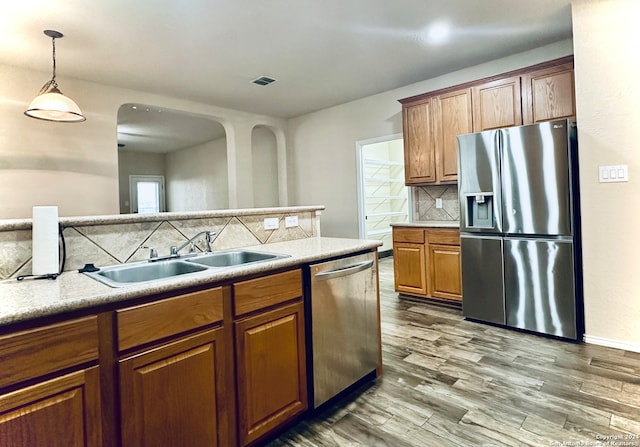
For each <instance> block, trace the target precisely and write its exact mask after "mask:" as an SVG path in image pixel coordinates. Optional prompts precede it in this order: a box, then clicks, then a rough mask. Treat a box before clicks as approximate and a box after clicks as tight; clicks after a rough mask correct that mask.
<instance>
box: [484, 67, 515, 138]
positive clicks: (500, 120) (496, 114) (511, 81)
mask: <svg viewBox="0 0 640 447" xmlns="http://www.w3.org/2000/svg"><path fill="white" fill-rule="evenodd" d="M472 95H473V130H474V132H481V131H483V130H490V129H499V128H502V127H511V126H519V125H521V124H522V105H521V99H520V76H512V77H510V78H504V79H498V80H495V81H491V82H487V83H485V84H481V85H477V86H475V87H473V88H472Z"/></svg>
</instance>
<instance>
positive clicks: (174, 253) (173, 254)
mask: <svg viewBox="0 0 640 447" xmlns="http://www.w3.org/2000/svg"><path fill="white" fill-rule="evenodd" d="M203 234H204V241H205V243H206V249H205V253H211V251H212V250H211V242H213V240H214V239H215V236H216V234H217V233H216V232H215V231H201V232H200V233H198V234H196V235H195V236H193V237H192V238H191V239H189V240H188V241H187V242H185V243H184V244H182V245H180V246H175V245H172V246H171V248H169V254H168V255H166V256H158V250H156V249H155V248H153V247H148V246H142V247H141V248H148V249H149V250H150V251H149V259H148V261H149V262H156V261H163V260H165V259H173V258H178V257H180V254H179V252H180V250H182V249H183V248H184V247H186V246H187V245H190V247H189V253H190V254H192V256H195V252H196V244H197V243H198V241H196V239H197V238H198V237H200V236H202V235H203Z"/></svg>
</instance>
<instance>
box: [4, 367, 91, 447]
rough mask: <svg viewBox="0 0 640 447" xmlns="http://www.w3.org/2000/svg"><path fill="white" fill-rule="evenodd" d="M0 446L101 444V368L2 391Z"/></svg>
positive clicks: (77, 446)
mask: <svg viewBox="0 0 640 447" xmlns="http://www.w3.org/2000/svg"><path fill="white" fill-rule="evenodd" d="M0 445H2V446H16V447H21V446H25V447H27V446H46V447H98V446H101V445H102V434H101V423H100V377H99V372H98V367H97V366H94V367H91V368H87V369H83V370H80V371H76V372H73V373H70V374H66V375H63V376H61V377H57V378H55V379H51V380H47V381H44V382H41V383H37V384H35V385H32V386H29V387H26V388H22V389H19V390H17V391H14V392H10V393H6V394H0Z"/></svg>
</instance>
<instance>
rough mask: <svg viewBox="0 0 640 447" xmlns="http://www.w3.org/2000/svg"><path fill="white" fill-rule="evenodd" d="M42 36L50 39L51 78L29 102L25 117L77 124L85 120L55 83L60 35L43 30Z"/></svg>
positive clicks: (76, 106)
mask: <svg viewBox="0 0 640 447" xmlns="http://www.w3.org/2000/svg"><path fill="white" fill-rule="evenodd" d="M44 34H45V35H46V36H48V37H51V44H52V47H53V77H52V78H51V80H50V81H48V82H47V83H46V84H44V85H43V86H42V88H41V89H40V93H38V96H36V98H35V99H34V100H33V101H31V104H29V108H28V109H27V110H26V111H25V112H24V114H25V115H27V116H30V117H32V118H37V119H41V120H47V121H57V122H62V123H79V122H82V121H85V120H86V118H85V117H84V115H83V114H82V112H81V111H80V107H78V105H77V104H76V103H75V102H73V100H72V99H71V98H68V97H66V96H64V95H63V94H62V92H61V91H60V90H59V89H58V83H57V82H56V39H60V38H61V37H62V33H60V32H58V31H53V30H49V29H48V30H45V31H44Z"/></svg>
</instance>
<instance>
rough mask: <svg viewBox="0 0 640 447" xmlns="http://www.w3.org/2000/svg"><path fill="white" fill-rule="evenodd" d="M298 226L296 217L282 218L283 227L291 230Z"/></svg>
mask: <svg viewBox="0 0 640 447" xmlns="http://www.w3.org/2000/svg"><path fill="white" fill-rule="evenodd" d="M297 226H298V216H286V217H285V218H284V227H285V228H291V227H297Z"/></svg>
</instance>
